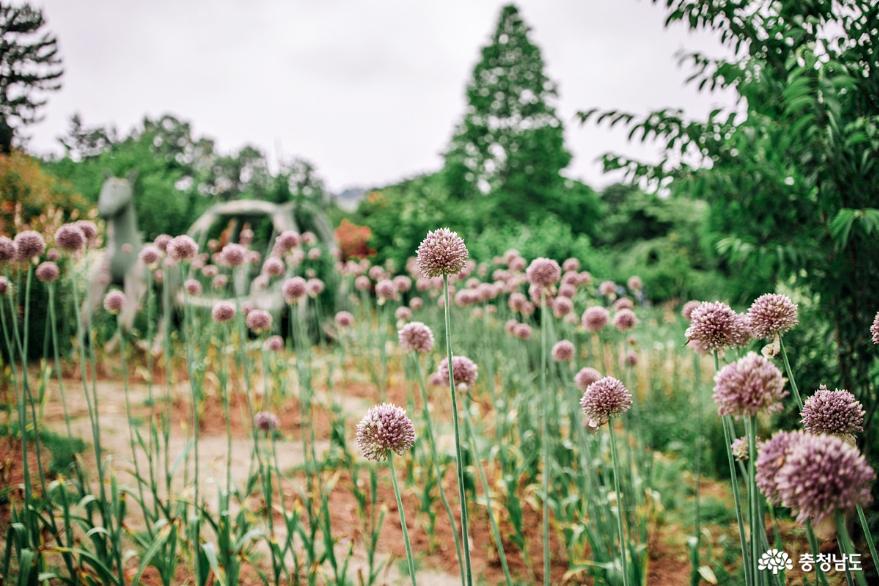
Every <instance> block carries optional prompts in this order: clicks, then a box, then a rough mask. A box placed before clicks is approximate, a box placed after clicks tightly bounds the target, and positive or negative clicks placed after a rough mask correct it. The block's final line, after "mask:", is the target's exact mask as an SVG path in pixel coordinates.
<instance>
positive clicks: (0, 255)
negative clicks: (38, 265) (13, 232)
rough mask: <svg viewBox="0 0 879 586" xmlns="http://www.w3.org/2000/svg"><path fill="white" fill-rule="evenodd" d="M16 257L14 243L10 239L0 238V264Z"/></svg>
mask: <svg viewBox="0 0 879 586" xmlns="http://www.w3.org/2000/svg"><path fill="white" fill-rule="evenodd" d="M16 256H18V255H17V254H16V250H15V243H14V242H13V241H12V239H11V238H7V237H6V236H0V263H7V262H9V261H11V260H13V259H14V258H15V257H16Z"/></svg>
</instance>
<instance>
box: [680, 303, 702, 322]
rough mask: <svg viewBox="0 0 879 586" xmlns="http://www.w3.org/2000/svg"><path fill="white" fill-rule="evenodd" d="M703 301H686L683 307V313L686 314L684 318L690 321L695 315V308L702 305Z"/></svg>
mask: <svg viewBox="0 0 879 586" xmlns="http://www.w3.org/2000/svg"><path fill="white" fill-rule="evenodd" d="M701 304H702V302H701V301H695V300H690V301H687V302H686V303H684V306H683V307H682V308H681V315H682V316H684V319H685V320H687V321H690V320H691V319H692V317H693V310H694V309H696V308H697V307H699V305H701Z"/></svg>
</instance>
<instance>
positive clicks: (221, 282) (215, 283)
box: [211, 275, 229, 289]
mask: <svg viewBox="0 0 879 586" xmlns="http://www.w3.org/2000/svg"><path fill="white" fill-rule="evenodd" d="M228 283H229V278H228V277H227V276H226V275H217V276H216V277H214V278H213V279H211V287H213V288H214V289H222V288H223V287H225V286H226V285H227V284H228Z"/></svg>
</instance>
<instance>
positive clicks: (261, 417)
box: [253, 411, 279, 433]
mask: <svg viewBox="0 0 879 586" xmlns="http://www.w3.org/2000/svg"><path fill="white" fill-rule="evenodd" d="M253 424H254V425H255V426H256V427H257V429H259V430H260V431H264V432H266V433H268V432H270V431H274V430H276V429H278V425H279V422H278V416H277V415H275V414H274V413H270V412H269V411H259V412H258V413H256V414H255V415H254V416H253Z"/></svg>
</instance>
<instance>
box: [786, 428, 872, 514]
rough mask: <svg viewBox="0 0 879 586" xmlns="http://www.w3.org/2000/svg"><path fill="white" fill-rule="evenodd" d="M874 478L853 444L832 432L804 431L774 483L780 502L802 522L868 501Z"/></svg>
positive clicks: (845, 509)
mask: <svg viewBox="0 0 879 586" xmlns="http://www.w3.org/2000/svg"><path fill="white" fill-rule="evenodd" d="M875 478H876V474H875V473H874V472H873V469H872V468H871V467H870V465H869V464H868V463H867V460H866V459H865V458H864V456H863V455H862V454H861V453H860V451H859V450H858V449H857V448H856V447H854V446H852V445H851V444H849V443H847V442H845V441H843V440H841V439H839V438H837V437H834V436H832V435H812V434H805V435H804V436H803V437H802V438H800V440H799V441H797V442H794V443H793V445H791V447H790V451H789V452H788V454H787V457H786V458H785V462H784V465H783V466H782V467H781V469H779V471H778V474H777V475H776V479H775V483H776V486H777V487H778V493H779V495H780V497H781V503H782V505H784V506H786V507H788V508H789V509H791V510H793V511H795V512H796V513H797V521H799V522H801V523H804V522H806V521H813V522H818V521H821V520H822V519H824V518H825V517H827V516H828V515H832V514H833V513H835V512H836V511H842V512H846V511H850V510H852V509H854V508H855V507H857V506H858V505H867V504H869V503H870V501H871V500H872V499H871V495H870V488H871V485H872V484H873V481H874V480H875Z"/></svg>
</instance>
